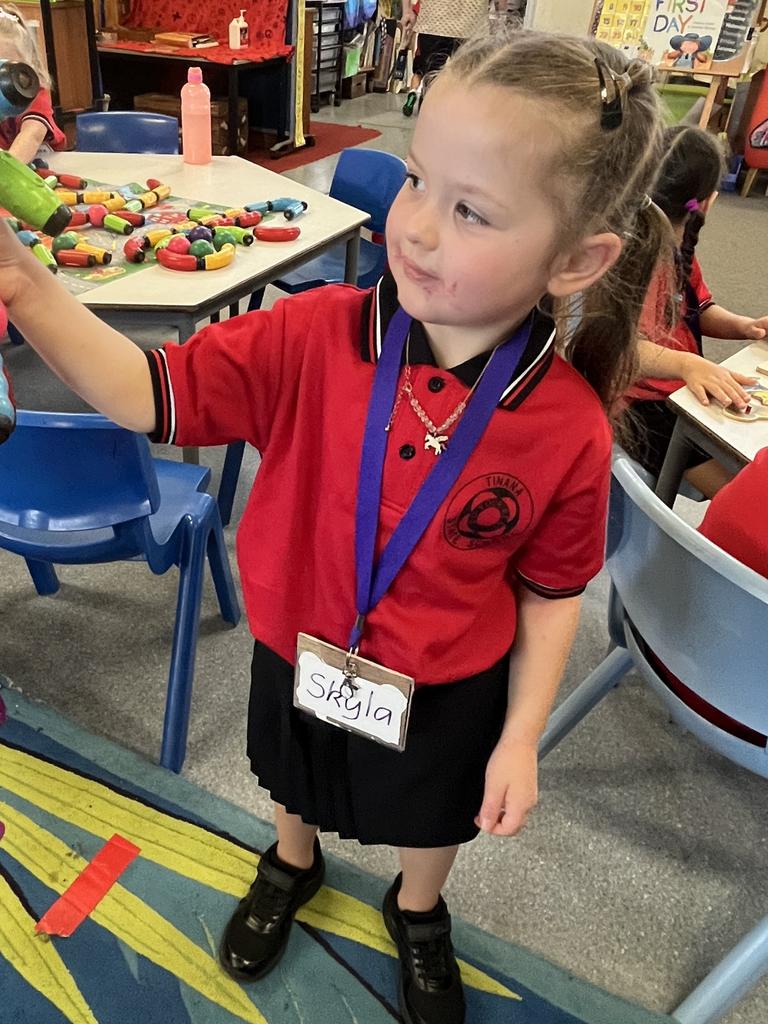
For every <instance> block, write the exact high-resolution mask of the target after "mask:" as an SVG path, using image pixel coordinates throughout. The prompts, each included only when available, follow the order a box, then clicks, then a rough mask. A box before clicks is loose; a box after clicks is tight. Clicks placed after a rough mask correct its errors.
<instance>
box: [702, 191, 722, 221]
mask: <svg viewBox="0 0 768 1024" xmlns="http://www.w3.org/2000/svg"><path fill="white" fill-rule="evenodd" d="M719 195H720V193H719V192H717V191H715V192H713V193H712V195H711V196H707V198H706V199H702V201H701V202H700V203H699V206H700V207H701V212H702V213H703V214H704V215H705V216H706V215H707V214H708V213H709V211H710V210H711V209H712V207H713V206H714V205H715V200H716V199H717V197H718V196H719Z"/></svg>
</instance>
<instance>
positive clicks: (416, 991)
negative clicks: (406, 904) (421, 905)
mask: <svg viewBox="0 0 768 1024" xmlns="http://www.w3.org/2000/svg"><path fill="white" fill-rule="evenodd" d="M401 880H402V875H398V876H397V878H396V879H395V881H394V882H393V883H392V886H391V887H390V889H389V891H388V892H387V894H386V896H385V897H384V909H383V913H384V924H385V925H386V926H387V931H388V932H389V934H390V936H391V938H392V941H393V942H394V943H395V945H396V946H397V952H398V954H399V956H400V1013H401V1014H402V1015H403V1020H404V1021H405V1024H464V1013H465V1008H464V989H463V988H462V984H461V978H460V976H459V965H458V964H457V963H456V957H455V956H454V955H453V946H452V945H451V915H450V914H449V913H448V907H447V906H446V905H445V900H444V899H443V898H442V896H441V897H440V900H439V902H438V904H437V906H436V907H435V910H434V914H430V915H428V918H427V920H424V921H422V922H419V923H414V922H413V921H409V920H408V919H407V918H406V917H405V914H404V913H403V911H402V910H400V908H399V907H398V905H397V894H398V893H399V892H400V882H401ZM425 917H427V915H425Z"/></svg>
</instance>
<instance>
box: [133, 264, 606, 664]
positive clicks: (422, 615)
mask: <svg viewBox="0 0 768 1024" xmlns="http://www.w3.org/2000/svg"><path fill="white" fill-rule="evenodd" d="M396 306H397V294H396V287H395V284H394V281H393V279H392V278H391V276H389V275H387V276H385V278H384V279H383V280H382V282H381V283H380V285H379V286H378V288H377V289H375V290H368V291H361V290H358V289H357V288H353V287H350V286H328V287H325V288H322V289H317V290H315V291H311V292H306V293H304V294H303V295H298V296H295V297H293V298H291V299H288V300H284V301H283V302H281V303H278V304H277V305H276V306H275V307H274V309H273V310H270V311H269V312H258V313H251V314H247V315H245V316H241V317H237V318H236V319H234V320H231V321H227V322H226V323H224V324H216V325H213V326H211V327H207V328H205V329H204V330H202V331H201V332H200V333H199V334H198V335H196V337H195V338H193V339H192V340H191V341H189V342H187V343H186V344H185V345H182V346H179V345H176V344H172V345H168V346H167V347H166V348H164V349H161V350H156V351H154V352H149V353H148V358H149V362H150V370H151V373H152V377H153V386H154V390H155V403H156V409H157V420H156V422H157V431H156V433H155V434H154V435H153V438H154V439H157V440H162V441H165V442H169V441H170V442H173V443H175V444H177V445H206V444H207V445H220V444H224V443H226V442H229V441H233V440H237V439H241V438H245V439H246V440H247V441H249V442H250V443H251V444H253V445H254V447H256V448H257V449H259V450H260V451H261V453H262V462H261V466H260V467H259V470H258V473H257V475H256V481H255V484H254V487H253V491H252V493H251V496H250V499H249V501H248V505H247V507H246V510H245V513H244V515H243V519H242V523H241V526H240V529H239V531H238V544H237V547H238V560H239V565H240V573H241V578H242V583H243V592H244V596H245V601H246V607H247V611H248V619H249V625H250V627H251V631H252V632H253V634H254V636H255V637H256V638H257V639H258V640H260V641H261V643H262V644H265V645H266V646H267V647H269V648H271V649H272V650H273V651H275V652H276V653H277V654H279V655H280V657H282V658H284V659H285V660H286V661H289V662H290V663H293V662H294V661H295V657H296V637H297V634H298V633H299V632H300V631H303V632H306V633H310V634H313V635H315V636H318V637H321V638H323V639H325V640H328V641H330V642H331V643H334V644H337V645H340V646H344V645H346V642H347V639H348V636H349V631H350V629H351V627H352V624H353V621H354V618H355V502H356V496H357V490H358V473H359V468H360V451H361V447H362V437H363V430H364V425H365V418H366V411H367V407H368V400H369V396H370V392H371V386H372V382H373V377H374V372H375V364H376V361H377V355H378V352H379V351H380V346H381V341H382V337H383V336H384V334H385V332H386V327H387V324H388V321H389V319H390V318H391V316H392V314H393V312H394V310H395V308H396ZM487 359H488V354H487V353H485V354H481V355H479V356H476V357H475V358H474V359H470V360H468V361H467V362H466V363H463V364H462V365H461V366H460V367H456V368H455V370H454V371H450V370H442V369H439V368H438V367H437V366H436V365H435V362H434V357H433V356H432V353H431V350H430V348H429V345H428V343H427V340H426V335H425V334H424V331H423V328H422V327H421V325H420V324H418V323H417V322H414V323H413V324H412V326H411V343H410V361H411V365H412V383H413V388H414V393H415V395H416V397H417V398H418V400H419V402H420V403H421V405H422V407H423V408H424V409H426V410H427V412H428V415H429V416H430V417H431V418H432V419H433V420H434V422H436V423H440V422H442V421H443V420H445V419H446V418H448V417H449V416H450V414H451V412H452V411H453V410H454V409H455V408H456V406H457V405H458V404H459V402H460V401H461V400H463V399H466V397H467V393H468V390H469V388H471V387H472V384H473V383H474V382H475V381H476V380H477V378H478V375H479V373H480V372H481V371H482V369H483V366H484V365H485V363H486V362H487ZM424 440H425V428H424V425H423V424H422V423H421V422H420V421H419V419H418V417H417V415H416V413H415V412H414V410H413V409H412V408H411V406H410V405H409V403H408V401H406V400H405V399H404V400H402V401H401V402H400V406H399V408H398V411H397V414H396V416H395V417H394V420H393V422H392V428H391V431H390V433H389V437H388V444H387V454H386V461H385V466H384V477H383V489H382V502H381V510H380V517H379V536H378V551H379V553H380V551H381V548H382V546H383V544H384V543H385V542H386V541H387V540H388V539H389V537H390V536H391V534H392V532H393V530H394V528H395V526H396V525H397V523H398V522H399V520H400V519H401V518H402V516H403V514H404V512H405V510H406V508H407V507H408V505H409V504H410V502H411V500H412V499H413V497H414V494H415V493H416V491H417V490H418V488H419V487H420V485H421V484H422V483H423V481H424V479H425V477H426V475H427V473H428V472H429V471H430V470H431V469H432V468H433V466H434V465H435V456H434V455H433V454H432V452H431V451H429V450H425V447H424ZM449 444H450V441H449ZM610 454H611V431H610V427H609V424H608V421H607V418H606V416H605V413H604V412H603V409H602V407H601V405H600V402H599V400H598V398H597V396H596V394H595V393H594V391H592V389H591V388H590V387H589V385H588V384H587V383H586V382H585V381H584V379H583V378H582V377H580V376H579V374H578V373H577V372H576V371H575V370H574V369H573V368H572V367H571V366H569V365H568V364H567V363H566V362H564V360H563V359H561V357H560V356H559V355H556V354H555V352H554V329H553V323H552V321H551V320H550V318H549V317H547V316H545V315H544V314H539V313H535V314H534V320H533V328H532V331H531V336H530V339H529V342H528V346H527V349H526V351H525V352H524V354H523V358H522V363H521V366H520V368H519V369H518V370H517V371H516V373H515V375H514V379H513V380H510V382H509V385H508V387H507V389H506V391H505V393H504V395H503V397H502V400H501V402H500V403H499V405H498V407H497V409H496V410H495V412H494V414H493V416H492V418H491V422H490V423H489V425H488V427H487V429H486V432H485V434H484V435H483V438H482V440H481V442H480V444H479V445H478V446H477V448H476V449H475V451H474V452H473V453H472V455H471V456H470V458H469V460H468V462H467V464H466V466H465V467H464V469H463V471H462V473H461V475H460V476H459V479H458V480H457V481H456V483H455V484H454V486H453V488H452V490H451V492H450V493H449V495H448V497H447V498H446V500H445V502H444V503H443V506H442V507H441V508H440V509H439V510H438V512H437V514H436V515H435V518H434V519H433V521H432V522H431V523H430V525H429V526H428V527H427V529H426V531H425V533H424V535H423V536H422V538H421V540H420V541H419V543H418V544H417V545H416V548H415V549H414V551H413V553H412V554H411V556H410V558H409V559H408V561H407V562H406V564H405V566H404V568H403V569H402V571H401V572H400V574H399V575H398V576H397V578H396V579H395V581H394V583H393V585H392V587H391V588H390V590H389V591H388V592H387V594H386V595H385V596H384V598H383V599H382V600H381V602H380V603H379V604H378V605H377V606H376V608H375V609H374V610H373V611H372V612H371V613H370V615H369V616H368V618H367V621H366V629H365V636H364V640H363V653H364V655H365V656H366V657H369V658H372V659H373V660H376V661H379V662H382V663H384V664H386V665H388V666H389V667H391V668H395V669H398V670H399V671H402V672H406V673H408V674H409V675H412V676H413V677H414V678H415V679H416V681H417V684H421V683H432V682H443V683H444V682H452V681H454V680H459V679H465V678H467V677H469V676H472V675H474V674H476V673H478V672H481V671H483V670H485V669H487V668H488V667H489V666H491V665H494V664H496V662H498V661H499V660H500V659H501V658H502V657H503V656H504V655H505V654H506V652H507V651H508V650H509V647H510V646H511V644H512V641H513V639H514V635H515V622H516V596H515V588H516V587H518V586H525V587H528V588H529V589H531V590H533V591H534V592H535V593H537V594H540V595H542V596H544V597H551V598H558V597H570V596H575V595H576V594H579V593H580V592H581V591H582V590H583V589H584V587H585V585H586V584H587V582H588V581H589V580H590V579H591V578H592V577H593V576H594V575H595V574H596V573H597V572H598V570H599V569H600V567H601V565H602V562H603V555H604V547H605V519H606V509H607V498H608V487H609V481H610Z"/></svg>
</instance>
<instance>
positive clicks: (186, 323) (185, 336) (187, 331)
mask: <svg viewBox="0 0 768 1024" xmlns="http://www.w3.org/2000/svg"><path fill="white" fill-rule="evenodd" d="M196 329H197V324H196V323H195V322H194V321H193V320H186V319H185V320H181V321H179V324H178V326H177V330H178V332H179V344H180V345H183V344H184V342H186V341H189V339H190V338H191V337H192V335H193V334H194V333H195V330H196ZM181 457H182V460H183V461H184V462H188V463H191V464H192V465H194V466H196V465H198V464H199V462H200V449H199V448H183V449H182V454H181Z"/></svg>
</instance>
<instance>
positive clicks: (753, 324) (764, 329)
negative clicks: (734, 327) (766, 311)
mask: <svg viewBox="0 0 768 1024" xmlns="http://www.w3.org/2000/svg"><path fill="white" fill-rule="evenodd" d="M766 334H768V316H761V317H760V318H759V320H749V319H747V322H746V324H745V325H744V337H745V338H746V339H748V340H750V341H760V340H761V338H764V337H765V336H766Z"/></svg>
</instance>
